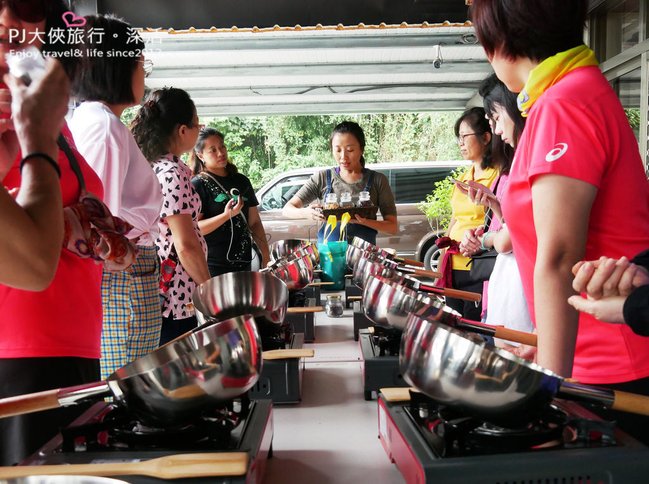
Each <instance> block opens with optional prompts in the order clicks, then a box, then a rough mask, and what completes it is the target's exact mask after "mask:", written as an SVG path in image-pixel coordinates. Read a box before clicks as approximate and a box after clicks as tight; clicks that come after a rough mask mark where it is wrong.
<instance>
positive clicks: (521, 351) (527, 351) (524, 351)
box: [503, 344, 537, 362]
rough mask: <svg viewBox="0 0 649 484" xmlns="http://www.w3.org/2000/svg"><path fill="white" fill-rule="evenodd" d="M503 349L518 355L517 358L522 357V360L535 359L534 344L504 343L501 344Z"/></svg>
mask: <svg viewBox="0 0 649 484" xmlns="http://www.w3.org/2000/svg"><path fill="white" fill-rule="evenodd" d="M503 349H504V350H507V351H509V352H510V353H512V354H514V355H516V356H518V357H519V358H523V359H524V360H527V361H531V362H534V361H535V360H536V351H537V349H536V346H528V345H519V346H512V345H508V344H505V345H503Z"/></svg>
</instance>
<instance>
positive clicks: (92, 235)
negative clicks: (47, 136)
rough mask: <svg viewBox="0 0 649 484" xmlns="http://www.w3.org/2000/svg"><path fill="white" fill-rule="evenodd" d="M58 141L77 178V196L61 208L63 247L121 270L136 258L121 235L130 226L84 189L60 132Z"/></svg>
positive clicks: (74, 160) (134, 249)
mask: <svg viewBox="0 0 649 484" xmlns="http://www.w3.org/2000/svg"><path fill="white" fill-rule="evenodd" d="M58 144H59V147H60V148H61V150H63V152H64V153H65V155H66V156H67V158H68V161H69V163H70V168H72V171H74V174H75V175H76V177H77V180H78V181H79V199H78V200H77V202H76V203H75V204H74V205H70V206H68V207H64V208H63V221H64V235H63V247H64V248H65V249H67V250H69V251H70V252H72V253H74V254H76V255H77V256H79V257H83V258H89V259H93V260H95V261H97V262H101V263H102V264H103V266H104V269H105V270H108V271H123V270H125V269H127V268H128V267H130V266H131V265H132V264H133V262H135V258H136V257H137V247H136V246H135V244H134V243H133V242H132V241H131V240H129V239H128V238H127V237H126V236H125V235H126V234H127V233H128V232H130V231H131V229H132V228H133V226H132V225H131V224H129V223H128V222H126V221H125V220H122V219H121V218H119V217H115V216H113V215H112V214H111V213H110V210H109V209H108V207H107V206H106V205H105V204H104V202H102V201H101V200H99V198H97V197H96V196H95V195H93V194H92V193H89V192H88V191H87V190H86V182H85V180H84V178H83V173H81V168H79V163H78V162H77V158H76V156H75V155H74V153H73V151H72V149H71V148H70V145H68V142H67V141H66V139H65V137H64V136H63V135H59V139H58Z"/></svg>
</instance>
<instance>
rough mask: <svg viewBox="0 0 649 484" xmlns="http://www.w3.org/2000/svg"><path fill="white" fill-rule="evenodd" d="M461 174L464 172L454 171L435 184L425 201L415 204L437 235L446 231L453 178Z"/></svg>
mask: <svg viewBox="0 0 649 484" xmlns="http://www.w3.org/2000/svg"><path fill="white" fill-rule="evenodd" d="M463 172H464V170H456V171H454V172H453V173H452V174H451V175H449V176H448V177H446V178H445V179H443V180H442V181H439V182H437V183H436V184H435V188H434V189H433V191H432V192H431V193H429V194H428V195H426V200H424V201H423V202H419V203H418V204H417V208H418V209H419V210H420V211H421V212H422V213H423V214H424V215H426V218H428V223H429V224H430V228H431V229H432V230H433V231H434V232H435V233H437V234H439V233H441V232H443V231H444V230H446V228H447V227H448V225H449V223H450V222H451V215H452V213H453V210H452V208H451V195H452V194H453V186H454V183H453V178H458V177H459V176H461V174H462V173H463ZM440 227H441V229H440Z"/></svg>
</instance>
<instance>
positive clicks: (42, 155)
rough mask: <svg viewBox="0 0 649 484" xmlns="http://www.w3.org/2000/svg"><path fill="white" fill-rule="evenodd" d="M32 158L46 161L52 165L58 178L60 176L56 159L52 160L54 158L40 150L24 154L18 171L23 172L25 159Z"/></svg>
mask: <svg viewBox="0 0 649 484" xmlns="http://www.w3.org/2000/svg"><path fill="white" fill-rule="evenodd" d="M32 158H40V159H42V160H45V161H47V162H48V163H49V164H50V165H52V168H54V170H55V171H56V174H57V175H58V176H59V178H61V168H60V167H59V164H58V163H57V162H56V161H54V158H52V157H51V156H50V155H48V154H47V153H41V152H40V151H37V152H35V153H30V154H28V155H26V156H24V157H23V159H22V160H20V173H22V172H23V166H24V164H25V163H26V162H27V161H29V160H31V159H32Z"/></svg>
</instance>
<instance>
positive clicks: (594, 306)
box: [568, 296, 626, 323]
mask: <svg viewBox="0 0 649 484" xmlns="http://www.w3.org/2000/svg"><path fill="white" fill-rule="evenodd" d="M625 300H626V297H625V296H611V297H605V298H603V299H590V298H584V297H581V296H570V297H569V298H568V304H570V305H571V306H572V307H573V308H575V309H576V310H577V311H581V312H582V313H586V314H590V315H591V316H594V317H595V319H598V320H600V321H604V322H607V323H624V322H625V321H624V311H623V310H624V301H625Z"/></svg>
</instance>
